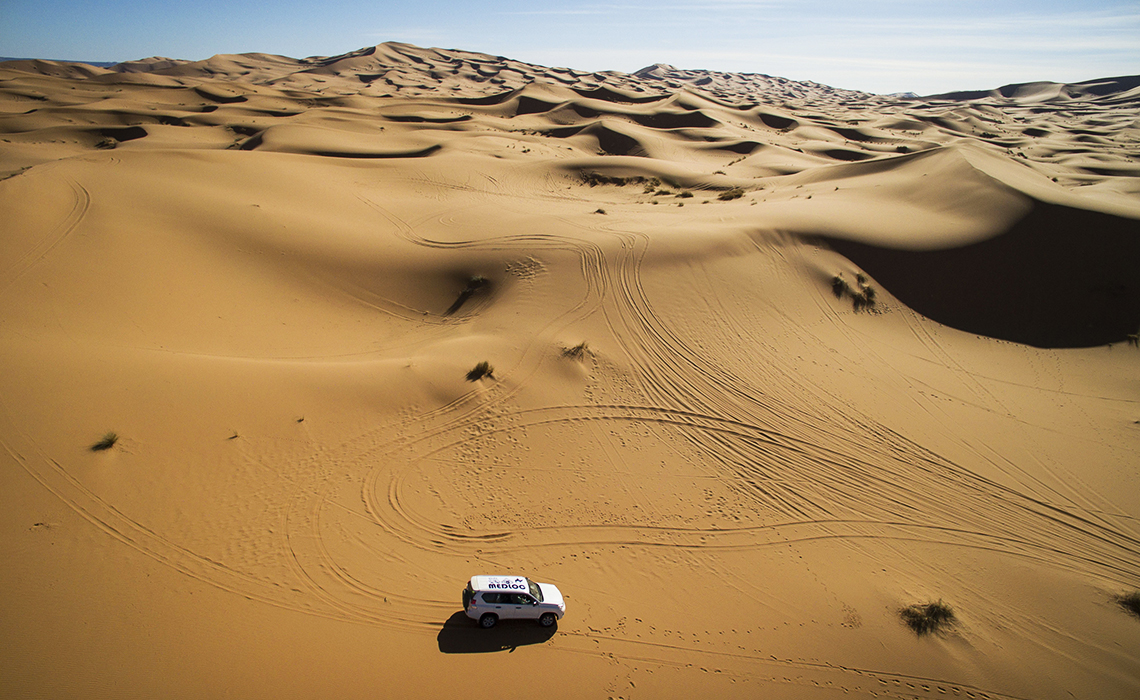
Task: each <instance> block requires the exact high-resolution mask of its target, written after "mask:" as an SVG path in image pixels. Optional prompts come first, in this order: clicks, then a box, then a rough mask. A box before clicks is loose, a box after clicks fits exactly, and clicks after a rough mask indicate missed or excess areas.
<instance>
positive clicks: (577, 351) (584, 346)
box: [562, 340, 590, 360]
mask: <svg viewBox="0 0 1140 700" xmlns="http://www.w3.org/2000/svg"><path fill="white" fill-rule="evenodd" d="M589 351H590V345H589V344H588V343H587V342H586V341H584V340H583V341H582V342H580V343H578V344H577V345H575V346H574V347H572V348H564V349H563V350H562V356H563V357H569V358H572V359H575V360H579V359H581V358H583V357H585V356H586V353H587V352H589Z"/></svg>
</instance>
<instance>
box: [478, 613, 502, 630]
mask: <svg viewBox="0 0 1140 700" xmlns="http://www.w3.org/2000/svg"><path fill="white" fill-rule="evenodd" d="M498 621H499V617H498V616H497V615H495V613H483V616H482V617H480V618H479V626H480V627H482V628H483V629H485V630H489V629H491V628H492V627H494V626H495V623H497V622H498Z"/></svg>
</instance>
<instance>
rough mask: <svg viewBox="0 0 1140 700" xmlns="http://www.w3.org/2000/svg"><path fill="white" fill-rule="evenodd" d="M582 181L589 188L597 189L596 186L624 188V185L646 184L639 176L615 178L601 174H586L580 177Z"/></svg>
mask: <svg viewBox="0 0 1140 700" xmlns="http://www.w3.org/2000/svg"><path fill="white" fill-rule="evenodd" d="M582 181H583V182H585V183H586V184H587V185H589V186H590V187H597V186H598V185H617V186H618V187H625V186H626V185H634V184H638V183H642V182H647V180H646V179H645V178H643V177H641V176H640V175H635V176H633V177H617V176H613V175H602V174H601V173H586V174H584V175H583V176H582Z"/></svg>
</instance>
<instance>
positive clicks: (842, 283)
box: [831, 275, 852, 299]
mask: <svg viewBox="0 0 1140 700" xmlns="http://www.w3.org/2000/svg"><path fill="white" fill-rule="evenodd" d="M831 293H832V294H834V295H835V298H836V299H842V298H843V295H845V294H851V293H852V292H851V285H849V284H847V280H845V279H843V275H836V276H835V277H832V278H831Z"/></svg>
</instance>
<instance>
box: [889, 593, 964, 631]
mask: <svg viewBox="0 0 1140 700" xmlns="http://www.w3.org/2000/svg"><path fill="white" fill-rule="evenodd" d="M899 617H901V618H902V621H903V622H904V623H906V626H907V627H909V628H911V630H913V631H914V633H915V634H917V635H918V636H920V637H921V636H922V635H924V634H932V633H935V632H940V631H942V630H943V629H945V628H946V627H949V626H950V625H952V624H954V611H953V610H951V609H950V606H949V605H947V604H946V603H943V602H942V601H941V600H939V601H937V602H934V603H916V604H914V605H908V606H907V607H905V608H903V609H902V610H900V611H899Z"/></svg>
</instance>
